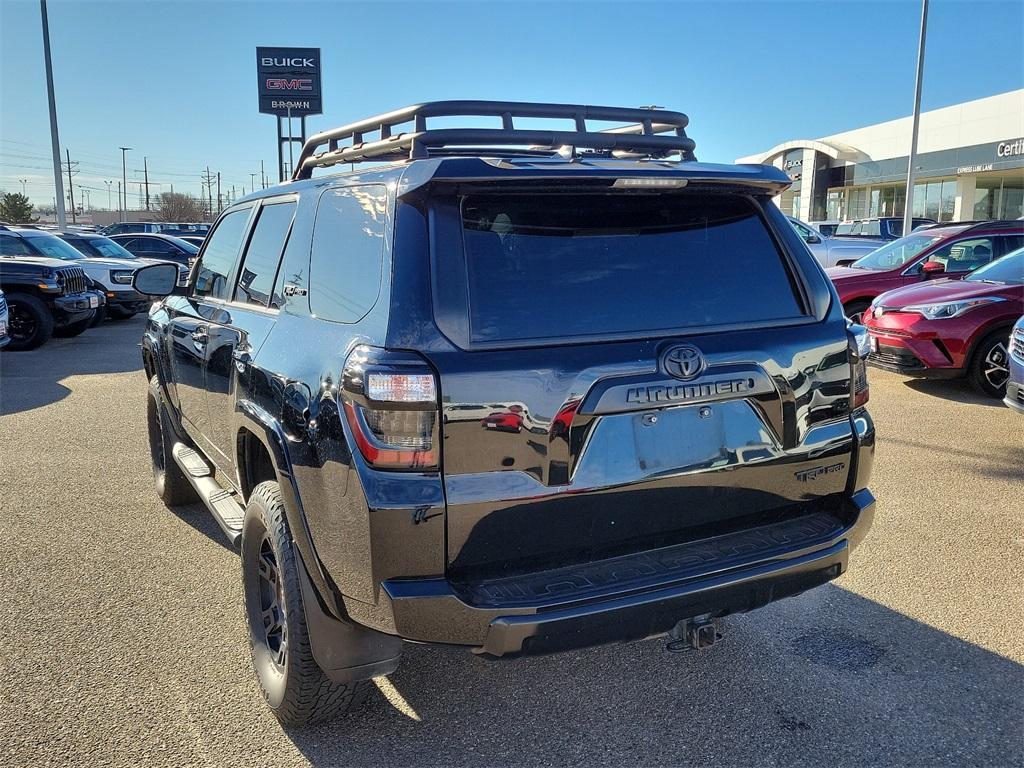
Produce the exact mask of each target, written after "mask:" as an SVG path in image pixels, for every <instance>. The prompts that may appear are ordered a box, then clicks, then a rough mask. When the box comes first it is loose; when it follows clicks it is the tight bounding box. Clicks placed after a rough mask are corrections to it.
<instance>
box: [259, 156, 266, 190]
mask: <svg viewBox="0 0 1024 768" xmlns="http://www.w3.org/2000/svg"><path fill="white" fill-rule="evenodd" d="M260 183H261V184H262V185H263V189H266V188H267V172H266V171H265V170H263V161H262V160H260Z"/></svg>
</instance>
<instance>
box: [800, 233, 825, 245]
mask: <svg viewBox="0 0 1024 768" xmlns="http://www.w3.org/2000/svg"><path fill="white" fill-rule="evenodd" d="M804 240H805V241H806V243H807V244H808V245H817V244H818V243H820V242H821V238H820V237H818V236H817V235H808V236H807V237H805V238H804Z"/></svg>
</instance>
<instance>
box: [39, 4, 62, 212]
mask: <svg viewBox="0 0 1024 768" xmlns="http://www.w3.org/2000/svg"><path fill="white" fill-rule="evenodd" d="M39 13H40V15H41V16H42V21H43V57H44V60H45V62H46V96H47V99H48V101H49V102H50V150H51V152H52V154H53V186H54V189H56V190H57V193H56V194H55V195H54V198H53V207H54V208H56V209H57V226H58V227H60V228H61V229H64V227H66V226H67V225H68V221H67V216H66V215H65V213H64V180H63V179H62V178H61V172H60V138H59V137H58V136H57V100H56V97H55V96H54V95H53V64H52V63H51V61H50V21H49V19H48V17H47V15H46V0H39Z"/></svg>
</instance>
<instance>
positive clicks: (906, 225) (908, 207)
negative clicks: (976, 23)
mask: <svg viewBox="0 0 1024 768" xmlns="http://www.w3.org/2000/svg"><path fill="white" fill-rule="evenodd" d="M927 32H928V0H921V37H920V38H918V41H917V76H916V78H915V80H914V125H913V128H911V132H910V157H908V158H907V202H906V204H905V205H904V207H903V234H904V235H909V234H910V230H911V229H913V226H912V225H913V222H914V164H915V163H916V162H917V129H918V126H919V125H920V123H921V80H922V78H923V76H924V41H925V35H926V34H927ZM940 213H941V211H940ZM937 218H938V217H937Z"/></svg>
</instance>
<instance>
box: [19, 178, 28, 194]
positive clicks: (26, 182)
mask: <svg viewBox="0 0 1024 768" xmlns="http://www.w3.org/2000/svg"><path fill="white" fill-rule="evenodd" d="M18 181H20V182H21V194H23V195H24V194H25V185H26V184H28V179H18Z"/></svg>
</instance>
